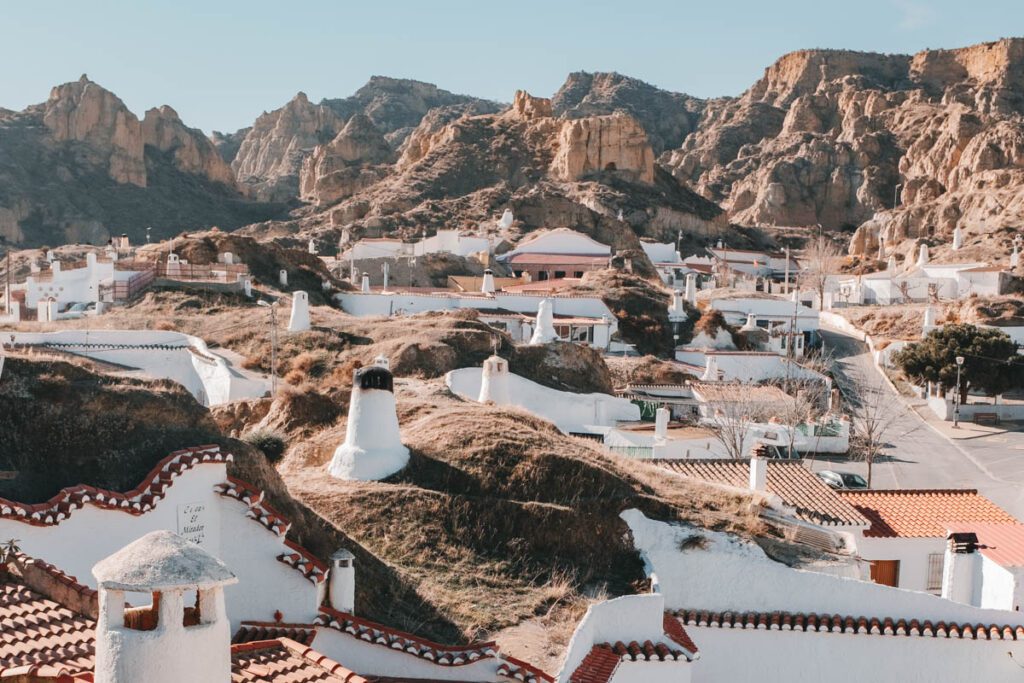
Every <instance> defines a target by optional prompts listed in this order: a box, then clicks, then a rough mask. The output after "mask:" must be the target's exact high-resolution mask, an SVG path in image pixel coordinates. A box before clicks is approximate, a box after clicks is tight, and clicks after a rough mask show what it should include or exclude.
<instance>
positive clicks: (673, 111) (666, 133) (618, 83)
mask: <svg viewBox="0 0 1024 683" xmlns="http://www.w3.org/2000/svg"><path fill="white" fill-rule="evenodd" d="M551 105H552V109H553V111H554V113H555V114H557V115H559V116H566V117H568V118H583V117H587V116H600V115H602V114H610V113H612V112H615V111H622V112H625V113H627V114H629V115H630V116H632V117H633V118H634V119H636V120H637V121H638V122H639V123H640V125H641V126H643V128H644V130H645V131H646V132H647V137H648V139H650V142H651V147H652V149H653V150H654V153H655V154H661V153H662V152H664V151H665V150H667V149H675V148H678V147H679V146H680V145H681V144H682V143H683V140H684V139H686V136H687V135H689V134H690V133H692V132H693V131H694V130H695V128H696V127H697V122H698V121H699V120H700V115H701V112H702V111H703V109H704V100H701V99H699V98H696V97H690V96H689V95H684V94H682V93H675V92H669V91H667V90H661V89H659V88H656V87H654V86H653V85H649V84H647V83H644V82H643V81H641V80H638V79H636V78H630V77H629V76H623V75H621V74H617V73H585V72H577V73H572V74H569V77H568V78H567V79H566V81H565V83H564V84H563V85H562V87H561V88H559V90H558V92H556V93H555V95H554V96H553V97H552V98H551Z"/></svg>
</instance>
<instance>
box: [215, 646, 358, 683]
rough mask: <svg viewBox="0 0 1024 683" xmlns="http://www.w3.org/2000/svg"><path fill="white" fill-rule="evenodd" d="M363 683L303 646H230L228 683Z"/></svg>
mask: <svg viewBox="0 0 1024 683" xmlns="http://www.w3.org/2000/svg"><path fill="white" fill-rule="evenodd" d="M321 682H322V683H366V679H365V678H363V677H362V676H359V675H357V674H355V673H354V672H352V671H350V670H348V669H346V668H345V667H343V666H342V665H341V664H338V663H337V662H335V661H334V660H332V659H329V658H328V657H325V656H324V655H322V654H320V653H319V652H317V651H315V650H313V649H311V648H309V647H306V646H305V645H303V644H301V643H298V642H295V641H294V640H289V639H288V638H277V639H274V640H262V641H254V642H248V643H242V644H237V645H232V646H231V683H321Z"/></svg>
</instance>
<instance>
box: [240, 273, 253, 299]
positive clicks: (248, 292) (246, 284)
mask: <svg viewBox="0 0 1024 683" xmlns="http://www.w3.org/2000/svg"><path fill="white" fill-rule="evenodd" d="M242 291H243V292H245V296H247V297H249V298H252V278H248V277H243V278H242Z"/></svg>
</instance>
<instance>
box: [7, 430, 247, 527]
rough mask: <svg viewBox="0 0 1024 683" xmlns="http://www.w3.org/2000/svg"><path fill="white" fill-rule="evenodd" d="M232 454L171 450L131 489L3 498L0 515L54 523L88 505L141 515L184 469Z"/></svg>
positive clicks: (201, 449) (201, 448)
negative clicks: (32, 499)
mask: <svg viewBox="0 0 1024 683" xmlns="http://www.w3.org/2000/svg"><path fill="white" fill-rule="evenodd" d="M232 459H233V456H232V455H231V454H230V453H221V452H220V448H219V447H218V446H197V447H195V448H187V449H184V450H180V451H175V452H174V453H171V454H170V455H168V456H167V457H166V458H164V459H163V460H161V461H160V462H158V463H157V464H156V467H154V468H153V469H152V470H150V472H149V474H147V475H146V476H145V478H144V479H143V480H142V483H141V484H139V485H138V486H136V487H135V488H134V489H132V490H131V491H126V492H124V493H120V492H117V491H108V490H106V489H98V488H95V487H93V486H87V485H85V484H80V485H78V486H70V487H68V488H65V489H62V490H61V491H60V492H59V493H58V494H57V495H55V496H54V497H53V498H51V499H50V500H48V501H46V502H45V503H38V504H27V503H18V502H15V501H11V500H6V499H4V498H0V517H4V518H8V519H15V520H18V521H20V522H25V523H26V524H32V525H34V526H53V525H57V524H60V523H61V522H63V521H64V520H65V519H67V518H68V517H70V516H71V515H72V513H73V512H74V511H75V510H78V509H79V508H82V507H85V505H86V504H89V505H92V506H94V507H98V508H104V509H107V510H118V511H120V512H126V513H128V514H131V515H141V514H143V513H145V512H148V511H150V510H152V509H153V508H154V507H156V504H157V502H158V501H159V500H161V499H162V498H163V497H164V495H165V491H166V489H167V487H168V486H170V484H171V482H172V481H173V480H174V478H175V477H177V476H178V475H180V474H181V473H182V472H184V471H186V470H189V469H192V468H193V467H195V466H196V465H199V464H203V463H209V462H230V461H231V460H232Z"/></svg>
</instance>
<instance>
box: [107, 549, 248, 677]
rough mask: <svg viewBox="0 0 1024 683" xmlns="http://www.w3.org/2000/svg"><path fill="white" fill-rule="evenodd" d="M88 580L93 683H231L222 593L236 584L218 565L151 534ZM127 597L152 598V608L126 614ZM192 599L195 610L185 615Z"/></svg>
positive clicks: (202, 553)
mask: <svg viewBox="0 0 1024 683" xmlns="http://www.w3.org/2000/svg"><path fill="white" fill-rule="evenodd" d="M92 573H93V576H95V577H96V581H97V587H98V590H99V620H98V622H97V624H96V664H95V673H94V676H95V681H96V683H138V681H146V683H180V682H181V681H189V682H190V683H224V682H225V681H228V680H230V679H231V625H230V623H229V622H228V617H227V613H226V611H225V608H224V587H225V586H228V585H230V584H234V583H237V582H238V579H237V578H235V575H234V574H232V573H231V571H230V570H229V569H228V568H227V567H226V566H224V563H222V562H221V561H220V560H218V559H217V558H215V557H213V556H212V555H210V554H209V553H207V552H206V551H205V550H203V549H202V548H200V547H199V546H198V545H197V544H195V543H192V542H190V541H186V540H185V539H184V538H182V537H181V536H178V535H177V534H175V533H172V532H170V531H153V532H150V533H148V534H146V535H145V536H143V537H142V538H140V539H139V540H137V541H135V542H133V543H130V544H129V545H127V546H125V547H124V548H122V549H121V550H119V551H117V552H116V553H114V554H113V555H111V556H110V557H108V558H106V559H105V560H101V561H100V562H99V563H97V564H96V566H95V567H93V569H92ZM126 592H129V593H145V594H148V595H152V596H153V598H152V599H153V604H152V605H150V606H147V607H140V608H129V609H126V608H125V593H126ZM191 592H195V593H196V594H197V595H198V600H197V604H196V606H195V607H186V606H185V594H186V593H191ZM154 623H155V627H154V626H153V625H154ZM143 628H145V630H142V629H143Z"/></svg>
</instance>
